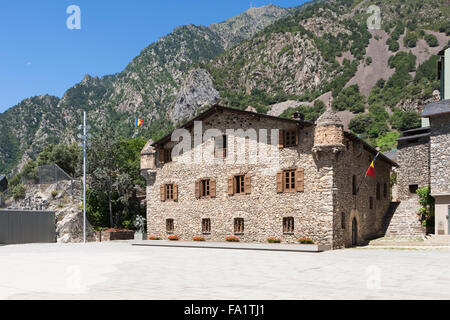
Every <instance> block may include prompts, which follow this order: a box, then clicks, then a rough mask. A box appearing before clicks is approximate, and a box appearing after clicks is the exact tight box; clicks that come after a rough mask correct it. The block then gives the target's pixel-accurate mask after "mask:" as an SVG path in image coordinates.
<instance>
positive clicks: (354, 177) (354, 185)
mask: <svg viewBox="0 0 450 320" xmlns="http://www.w3.org/2000/svg"><path fill="white" fill-rule="evenodd" d="M352 190H353V195H354V196H356V194H357V193H358V187H357V185H356V176H353V178H352Z"/></svg>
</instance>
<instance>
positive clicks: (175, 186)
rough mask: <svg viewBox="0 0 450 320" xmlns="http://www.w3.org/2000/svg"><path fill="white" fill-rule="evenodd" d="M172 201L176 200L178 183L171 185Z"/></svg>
mask: <svg viewBox="0 0 450 320" xmlns="http://www.w3.org/2000/svg"><path fill="white" fill-rule="evenodd" d="M173 201H178V185H177V184H174V185H173Z"/></svg>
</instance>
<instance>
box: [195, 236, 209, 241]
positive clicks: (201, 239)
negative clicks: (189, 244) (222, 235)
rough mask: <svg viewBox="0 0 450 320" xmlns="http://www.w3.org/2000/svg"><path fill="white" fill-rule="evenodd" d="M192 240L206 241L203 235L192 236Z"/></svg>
mask: <svg viewBox="0 0 450 320" xmlns="http://www.w3.org/2000/svg"><path fill="white" fill-rule="evenodd" d="M192 239H193V240H194V241H206V240H205V238H204V237H193V238H192Z"/></svg>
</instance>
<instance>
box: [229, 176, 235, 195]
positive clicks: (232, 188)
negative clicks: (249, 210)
mask: <svg viewBox="0 0 450 320" xmlns="http://www.w3.org/2000/svg"><path fill="white" fill-rule="evenodd" d="M233 194H234V177H228V195H229V196H232V195H233Z"/></svg>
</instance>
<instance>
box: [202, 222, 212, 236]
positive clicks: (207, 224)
mask: <svg viewBox="0 0 450 320" xmlns="http://www.w3.org/2000/svg"><path fill="white" fill-rule="evenodd" d="M202 233H206V234H208V233H211V219H203V220H202Z"/></svg>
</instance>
